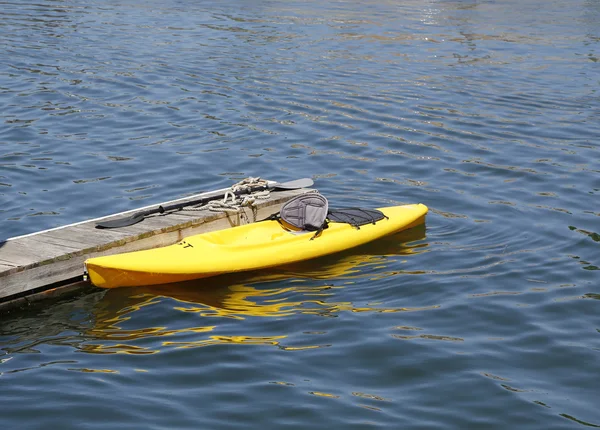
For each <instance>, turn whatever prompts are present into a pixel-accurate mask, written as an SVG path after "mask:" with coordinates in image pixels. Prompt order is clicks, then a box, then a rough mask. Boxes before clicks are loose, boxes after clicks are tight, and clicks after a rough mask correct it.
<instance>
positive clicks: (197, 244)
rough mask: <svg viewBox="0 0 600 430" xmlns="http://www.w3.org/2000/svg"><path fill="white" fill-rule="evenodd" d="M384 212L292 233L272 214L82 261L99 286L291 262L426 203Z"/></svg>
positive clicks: (354, 240) (421, 217)
mask: <svg viewBox="0 0 600 430" xmlns="http://www.w3.org/2000/svg"><path fill="white" fill-rule="evenodd" d="M378 210H379V211H381V212H383V214H384V215H385V216H386V217H387V218H384V219H382V220H380V221H377V222H376V223H375V224H366V225H362V226H361V227H360V228H356V227H353V226H351V225H349V224H345V223H336V222H331V223H330V224H329V226H328V228H327V229H325V230H323V231H322V233H321V234H320V235H319V236H318V237H315V238H314V239H313V240H311V239H312V238H313V236H314V232H306V233H301V234H298V233H297V232H292V231H289V230H286V229H285V228H283V227H282V225H281V224H280V223H279V222H278V221H276V220H270V221H262V222H257V223H253V224H247V225H242V226H238V227H232V228H229V229H225V230H218V231H213V232H210V233H203V234H198V235H195V236H190V237H188V238H186V239H185V240H183V241H181V242H179V243H177V244H175V245H170V246H166V247H164V248H156V249H149V250H146V251H137V252H129V253H125V254H117V255H110V256H106V257H97V258H90V259H88V260H87V261H86V262H85V265H86V270H87V273H88V275H89V278H90V280H91V282H92V283H93V284H94V285H96V286H98V287H103V288H115V287H132V286H143V285H157V284H167V283H172V282H181V281H188V280H191V279H198V278H206V277H209V276H215V275H220V274H224V273H232V272H244V271H249V270H257V269H263V268H267V267H275V266H281V265H284V264H290V263H296V262H299V261H304V260H309V259H311V258H316V257H321V256H324V255H328V254H333V253H336V252H340V251H343V250H346V249H350V248H354V247H356V246H359V245H362V244H364V243H368V242H371V241H373V240H376V239H379V238H381V237H384V236H387V235H390V234H392V233H395V232H398V231H401V230H406V229H408V228H412V227H415V226H417V225H419V224H422V223H424V222H425V214H426V213H427V206H425V205H423V204H413V205H404V206H391V207H386V208H379V209H378Z"/></svg>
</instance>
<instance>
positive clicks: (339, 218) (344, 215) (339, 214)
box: [327, 207, 388, 228]
mask: <svg viewBox="0 0 600 430" xmlns="http://www.w3.org/2000/svg"><path fill="white" fill-rule="evenodd" d="M384 218H385V219H388V217H387V216H386V215H385V214H384V213H383V212H381V211H378V210H377V209H363V208H356V207H353V208H340V209H330V210H329V213H328V214H327V219H328V220H329V221H331V222H339V223H345V224H350V225H351V226H353V227H356V228H360V226H361V225H365V224H375V223H376V222H377V221H381V220H382V219H384Z"/></svg>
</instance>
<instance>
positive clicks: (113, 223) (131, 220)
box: [96, 212, 146, 229]
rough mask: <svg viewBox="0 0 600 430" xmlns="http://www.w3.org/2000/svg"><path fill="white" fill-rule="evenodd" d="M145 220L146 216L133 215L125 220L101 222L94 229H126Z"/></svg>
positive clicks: (139, 213) (141, 214) (140, 213)
mask: <svg viewBox="0 0 600 430" xmlns="http://www.w3.org/2000/svg"><path fill="white" fill-rule="evenodd" d="M144 218H146V214H145V213H142V212H138V213H135V214H133V215H131V216H128V217H125V218H118V219H112V220H108V221H101V222H99V223H98V224H96V228H100V229H102V228H121V227H127V226H130V225H134V224H137V223H138V222H140V221H143V220H144Z"/></svg>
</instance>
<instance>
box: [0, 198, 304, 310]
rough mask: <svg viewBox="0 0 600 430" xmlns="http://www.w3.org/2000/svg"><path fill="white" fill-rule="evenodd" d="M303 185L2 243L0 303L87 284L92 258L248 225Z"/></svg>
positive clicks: (73, 226) (88, 223)
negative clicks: (117, 224)
mask: <svg viewBox="0 0 600 430" xmlns="http://www.w3.org/2000/svg"><path fill="white" fill-rule="evenodd" d="M227 190H228V189H223V190H217V191H212V192H209V193H203V194H198V195H194V196H189V197H186V198H183V199H179V200H174V201H170V202H166V203H162V204H161V205H162V206H165V205H170V204H176V203H185V202H188V201H192V200H198V199H200V198H211V197H213V198H214V197H215V196H217V195H222V194H224V192H225V191H227ZM306 191H307V190H306V189H299V190H288V191H272V192H271V194H270V196H269V197H268V198H267V199H265V200H257V201H256V203H255V205H254V206H253V207H244V208H242V210H241V211H240V212H239V213H235V214H232V213H226V212H211V211H185V210H184V211H178V212H171V213H168V214H166V213H165V214H157V215H154V216H151V217H147V218H146V219H144V221H142V222H140V223H138V224H135V225H131V226H128V227H122V228H117V229H97V228H96V224H97V223H98V222H99V221H106V220H110V219H116V218H121V217H123V216H127V215H132V214H134V213H135V212H138V211H140V210H146V209H152V208H156V207H158V206H159V205H158V204H157V205H152V206H148V207H146V208H138V209H135V210H131V211H128V212H123V213H120V214H115V215H111V216H107V217H103V218H98V219H94V220H89V221H85V222H81V223H76V224H71V225H67V226H64V227H58V228H54V229H51V230H46V231H41V232H38V233H34V234H29V235H25V236H19V237H15V238H11V239H8V240H6V241H4V242H0V307H2V308H7V307H10V306H6V305H7V304H9V303H12V304H13V305H14V304H15V303H24V304H26V303H28V302H29V300H28V298H31V297H35V298H36V299H39V298H40V297H41V298H43V297H48V296H53V297H55V296H56V295H58V294H60V293H61V292H62V291H64V292H72V291H73V290H77V289H80V288H84V287H86V286H89V284H88V283H87V282H83V274H84V264H83V263H84V261H85V260H86V259H88V258H91V257H97V256H101V255H109V254H117V253H122V252H130V251H138V250H143V249H150V248H157V247H161V246H166V245H171V244H174V243H177V242H178V241H180V240H182V239H183V238H185V237H188V236H190V235H194V234H199V233H204V232H209V231H214V230H219V229H223V228H228V227H233V226H236V225H241V224H247V223H249V222H254V221H256V220H260V219H264V218H266V217H268V216H269V215H271V214H273V213H275V212H277V211H279V208H280V207H281V205H282V204H284V203H285V202H286V201H288V200H289V199H291V198H292V197H294V196H296V195H298V194H301V193H303V192H306Z"/></svg>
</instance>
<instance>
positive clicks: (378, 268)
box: [80, 226, 437, 354]
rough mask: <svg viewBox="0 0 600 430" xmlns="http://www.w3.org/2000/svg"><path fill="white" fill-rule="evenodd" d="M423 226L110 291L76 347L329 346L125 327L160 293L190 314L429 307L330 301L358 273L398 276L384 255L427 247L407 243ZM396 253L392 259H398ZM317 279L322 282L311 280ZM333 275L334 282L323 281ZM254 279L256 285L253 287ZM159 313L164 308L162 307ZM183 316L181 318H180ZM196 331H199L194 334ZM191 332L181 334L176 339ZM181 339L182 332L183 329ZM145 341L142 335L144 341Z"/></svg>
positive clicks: (142, 350) (111, 350) (146, 350)
mask: <svg viewBox="0 0 600 430" xmlns="http://www.w3.org/2000/svg"><path fill="white" fill-rule="evenodd" d="M424 236H425V228H424V226H420V227H417V228H414V229H411V230H408V231H405V232H402V233H400V234H397V235H394V236H391V237H389V238H386V239H383V240H380V241H377V242H375V243H373V244H368V245H365V246H363V247H360V248H357V249H355V250H354V251H353V252H346V253H341V254H336V255H334V256H329V257H324V258H320V259H318V260H313V261H307V262H302V263H298V264H294V265H288V266H284V267H278V268H273V269H271V270H264V271H259V272H248V273H241V274H232V275H225V276H220V277H215V278H208V279H201V280H196V281H189V282H185V283H178V284H168V285H162V286H151V287H142V288H120V289H112V290H108V291H107V292H106V293H105V295H104V298H103V300H101V301H100V302H99V303H98V304H97V306H96V312H95V324H94V325H93V326H92V327H91V328H90V329H89V330H88V332H87V333H86V334H87V335H89V338H90V340H89V341H88V342H86V343H85V344H84V345H80V349H81V350H82V351H84V352H88V353H94V354H155V353H157V352H160V349H161V347H174V348H195V347H203V346H210V345H218V344H237V345H273V346H277V347H278V348H281V349H284V350H288V351H297V350H305V349H314V348H322V347H327V346H329V345H302V346H298V345H294V346H290V345H282V344H281V342H282V340H283V339H285V338H286V337H287V336H286V335H277V336H239V335H238V336H224V335H220V334H219V335H217V334H212V335H208V336H207V335H206V333H209V332H212V331H214V330H215V329H216V328H217V325H215V324H207V325H199V326H193V327H189V326H188V327H183V328H168V327H162V326H153V327H143V328H124V327H123V326H125V325H128V326H131V325H135V323H139V322H142V323H143V320H144V318H143V317H141V316H140V317H139V318H136V317H135V313H136V312H140V311H142V310H144V311H145V312H148V311H146V309H148V308H150V307H152V306H160V304H164V303H165V302H164V300H162V299H163V298H169V299H172V300H175V304H174V306H173V308H172V309H173V310H174V311H178V312H182V313H185V314H194V315H198V316H200V317H202V318H203V321H209V320H207V319H205V318H212V321H215V322H216V321H218V320H215V319H214V318H228V319H237V320H244V319H247V318H281V317H287V316H291V315H295V314H312V315H320V316H336V315H337V314H339V313H341V312H357V313H362V312H378V313H390V312H407V311H416V310H424V309H433V308H436V307H437V306H431V307H428V308H408V307H402V308H390V307H381V306H378V305H373V306H355V305H354V304H353V303H352V302H347V301H333V300H331V298H332V297H333V296H334V294H335V291H336V289H340V288H345V287H346V286H347V285H349V284H352V283H354V282H356V281H357V280H359V279H375V278H377V279H379V278H380V277H382V273H384V274H386V273H387V274H390V275H389V276H395V275H396V274H397V273H398V272H397V271H396V272H390V271H388V272H386V271H384V269H385V268H386V266H387V264H388V262H389V261H390V260H389V258H388V257H389V256H394V257H398V256H402V255H410V254H414V253H418V252H424V251H425V250H426V249H425V248H426V246H424V245H423V244H414V245H409V244H407V242H410V241H415V240H418V239H422V238H423V237H424ZM395 260H397V258H396V259H395ZM315 280H323V281H325V282H323V283H321V284H319V285H314V284H315ZM332 280H335V283H336V285H335V286H334V285H331V284H330V283H327V282H326V281H332ZM256 284H260V285H257V286H255V285H256ZM163 312H164V309H163ZM177 321H179V322H181V321H183V319H177ZM190 333H198V334H201V335H200V336H192V337H193V338H194V339H193V340H188V339H189V338H190V337H189V334H190ZM180 335H188V336H186V337H185V339H184V340H179V339H176V338H177V337H178V336H180ZM165 337H171V338H173V339H169V340H166V339H165V340H162V341H160V342H153V343H152V347H148V346H138V345H134V344H136V343H139V342H136V341H139V340H142V339H152V340H156V339H157V338H165ZM182 339H183V336H182ZM147 344H148V343H147V342H145V343H144V345H147Z"/></svg>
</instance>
